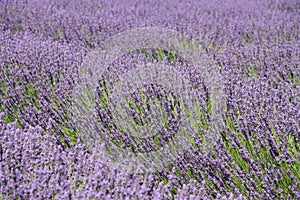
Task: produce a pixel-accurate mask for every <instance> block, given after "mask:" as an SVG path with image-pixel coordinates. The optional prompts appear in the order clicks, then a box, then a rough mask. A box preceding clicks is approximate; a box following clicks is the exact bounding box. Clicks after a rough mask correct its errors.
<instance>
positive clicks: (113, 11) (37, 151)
mask: <svg viewBox="0 0 300 200" xmlns="http://www.w3.org/2000/svg"><path fill="white" fill-rule="evenodd" d="M299 13H300V3H299V1H298V0H289V1H284V0H263V1H258V0H240V1H234V0H225V1H222V2H221V1H218V0H211V1H207V0H200V1H180V0H175V1H174V0H172V1H171V0H164V1H145V0H142V1H134V0H127V1H122V0H116V1H106V0H101V1H92V0H84V1H79V0H74V1H68V0H42V1H35V0H29V1H23V0H2V1H0V113H1V115H0V199H300V103H299V102H300V67H299V66H300V59H299V58H300V43H299V41H300V38H299V24H300V23H299V22H300V14H299ZM139 27H158V28H167V29H172V30H176V31H178V32H179V33H182V34H184V35H186V36H187V37H189V38H190V39H191V40H193V41H194V42H195V43H197V44H199V46H201V48H202V50H203V51H205V52H206V53H207V54H208V55H209V56H210V57H211V58H212V60H213V61H214V62H215V63H216V64H217V66H218V70H219V71H218V72H217V73H218V74H220V75H221V76H222V78H223V80H224V84H225V86H224V90H225V95H226V102H224V104H225V105H226V106H225V107H226V108H225V110H224V119H223V127H221V128H220V129H219V130H218V131H217V134H218V135H219V136H220V137H218V138H217V139H216V140H217V141H216V142H215V145H214V146H213V147H212V149H210V151H209V152H207V153H206V154H202V153H200V152H201V151H200V149H201V148H202V147H203V146H204V145H205V144H206V143H207V141H209V140H208V138H209V137H211V136H210V134H211V127H210V122H211V121H212V118H213V101H212V99H211V98H210V97H211V95H212V94H211V92H210V90H209V87H208V86H207V85H206V83H205V82H204V81H203V77H201V75H199V74H198V73H197V71H195V70H194V68H193V66H192V65H191V63H189V62H188V61H186V60H185V59H184V58H183V57H180V55H177V54H176V53H175V54H173V53H172V52H167V51H163V50H161V49H146V50H145V49H140V50H138V51H134V52H129V53H128V54H125V55H122V56H120V57H119V58H117V59H116V60H114V62H113V63H110V68H109V69H107V71H106V72H105V73H104V77H101V78H103V79H101V80H100V79H99V84H98V86H97V91H94V92H96V93H97V97H96V102H97V103H98V104H97V106H96V108H95V110H96V111H97V114H98V118H97V120H98V122H99V124H100V127H101V128H102V129H101V131H102V132H103V135H105V137H106V139H107V138H108V139H109V140H111V141H113V142H114V144H115V145H116V146H118V148H121V149H126V148H128V149H130V150H131V151H132V152H133V153H138V152H148V151H149V152H150V151H153V150H157V149H159V148H160V147H161V146H163V145H164V144H165V143H167V142H169V141H171V140H172V139H173V138H174V136H176V134H177V133H178V130H179V129H183V130H186V131H187V132H188V131H190V130H189V129H188V128H187V127H184V123H182V120H183V116H184V115H185V114H186V112H187V111H186V107H185V105H183V104H182V103H181V102H180V100H179V97H178V96H177V93H178V91H168V90H167V89H166V88H164V86H162V85H159V84H152V85H151V84H150V85H147V84H142V83H141V85H140V87H139V89H138V90H136V91H134V92H133V93H131V94H130V101H129V102H127V105H128V107H126V108H124V110H126V112H127V114H128V116H130V117H132V121H131V122H132V123H131V124H129V125H130V128H128V129H126V130H127V131H125V129H124V127H125V126H121V125H120V124H122V120H124V118H121V117H120V118H118V117H116V116H115V115H113V114H114V113H116V111H115V110H114V107H113V106H110V105H111V102H113V101H114V99H112V96H111V93H112V91H114V88H116V87H118V85H117V83H118V81H119V80H121V79H122V74H124V73H126V72H127V71H129V70H133V69H135V67H136V66H139V65H141V64H143V63H160V64H161V63H162V64H166V65H168V67H170V68H172V69H174V70H175V71H178V72H179V73H181V74H182V75H183V76H184V77H185V78H186V79H187V80H189V81H190V83H191V84H192V86H193V87H194V88H197V89H198V90H197V91H198V93H197V97H196V98H195V99H192V102H193V103H192V104H193V105H189V106H190V107H193V106H195V107H194V108H195V110H193V116H194V118H193V119H191V121H192V123H193V125H195V130H196V132H197V133H198V135H197V136H195V137H194V138H190V144H189V145H188V146H189V148H186V149H184V151H183V152H182V153H181V154H178V155H176V160H175V161H174V162H170V163H167V164H166V163H161V164H162V166H163V167H162V168H159V170H157V172H155V173H144V174H139V173H136V174H135V173H128V174H124V173H121V172H119V171H118V170H112V169H111V168H110V167H109V166H107V165H105V163H104V162H102V160H101V159H99V158H98V157H97V155H94V154H93V152H92V151H91V150H90V149H89V148H88V146H86V145H85V143H84V142H83V140H82V138H81V137H79V135H80V134H79V132H80V130H78V129H77V127H78V126H80V125H78V124H77V122H76V121H75V120H74V118H73V117H74V116H73V113H72V109H71V107H72V100H73V99H72V92H73V90H74V87H75V85H76V83H77V82H78V80H79V79H78V78H79V75H78V74H79V71H80V66H81V64H82V63H83V60H84V57H85V56H86V55H87V54H88V53H90V52H91V51H93V50H95V49H98V48H101V45H102V44H103V41H104V40H106V39H108V38H110V37H111V36H114V35H116V34H118V33H121V32H123V31H126V30H130V29H134V28H139ZM162 73H163V72H162ZM164 73H165V72H164ZM145 76H147V75H145ZM127 78H128V76H127ZM129 79H130V78H129ZM129 81H131V80H129ZM132 81H133V80H132ZM154 108H155V109H156V108H160V109H161V110H162V113H165V118H164V120H165V122H164V123H162V124H163V126H162V127H161V129H159V130H160V133H159V135H156V136H153V137H152V138H151V140H149V138H147V139H144V138H141V137H138V136H133V135H129V134H128V133H129V132H130V131H132V130H142V128H143V127H145V126H149V127H150V128H149V130H152V129H151V128H156V126H158V123H159V122H157V121H155V119H150V117H149V116H151V115H150V113H152V112H154V111H155V109H154ZM157 119H158V117H157ZM154 122H155V123H154ZM127 125H128V124H127ZM129 125H128V126H129ZM160 125H161V124H160ZM122 127H123V128H122ZM143 130H144V129H143ZM94 142H95V143H97V142H99V141H94Z"/></svg>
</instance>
